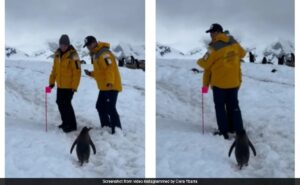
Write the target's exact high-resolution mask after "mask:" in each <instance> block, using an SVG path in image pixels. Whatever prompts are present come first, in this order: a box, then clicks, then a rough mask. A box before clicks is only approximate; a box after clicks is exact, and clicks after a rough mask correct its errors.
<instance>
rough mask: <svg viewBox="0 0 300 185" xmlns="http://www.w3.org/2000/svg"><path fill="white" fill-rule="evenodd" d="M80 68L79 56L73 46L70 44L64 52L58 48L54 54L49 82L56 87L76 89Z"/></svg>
mask: <svg viewBox="0 0 300 185" xmlns="http://www.w3.org/2000/svg"><path fill="white" fill-rule="evenodd" d="M80 76H81V68H80V60H79V56H78V54H77V52H76V50H75V48H74V47H73V46H70V47H69V48H68V50H67V51H66V52H65V53H62V52H61V50H60V49H58V50H57V51H56V52H55V54H54V62H53V67H52V72H51V75H50V78H49V84H50V85H52V84H53V85H54V84H55V82H56V84H57V87H58V88H61V89H73V90H75V91H76V90H77V89H78V86H79V83H80Z"/></svg>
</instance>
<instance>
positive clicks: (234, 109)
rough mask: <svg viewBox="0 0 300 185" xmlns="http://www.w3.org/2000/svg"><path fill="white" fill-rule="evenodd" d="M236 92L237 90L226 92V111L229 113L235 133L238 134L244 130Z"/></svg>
mask: <svg viewBox="0 0 300 185" xmlns="http://www.w3.org/2000/svg"><path fill="white" fill-rule="evenodd" d="M238 91H239V88H234V89H230V90H229V92H228V101H227V107H228V111H229V112H231V115H232V120H233V126H234V130H235V131H236V133H240V132H241V131H243V129H244V127H243V119H242V114H241V110H240V107H239V101H238Z"/></svg>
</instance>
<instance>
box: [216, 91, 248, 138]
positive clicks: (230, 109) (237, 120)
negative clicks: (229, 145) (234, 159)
mask: <svg viewBox="0 0 300 185" xmlns="http://www.w3.org/2000/svg"><path fill="white" fill-rule="evenodd" d="M238 91H239V88H232V89H221V88H218V87H213V96H214V102H215V110H216V117H217V123H218V127H219V130H220V132H221V133H223V134H225V133H227V132H229V131H232V127H233V129H234V131H236V132H237V133H240V132H241V131H242V130H243V129H244V128H243V120H242V114H241V110H240V107H239V101H238ZM232 124H233V125H232Z"/></svg>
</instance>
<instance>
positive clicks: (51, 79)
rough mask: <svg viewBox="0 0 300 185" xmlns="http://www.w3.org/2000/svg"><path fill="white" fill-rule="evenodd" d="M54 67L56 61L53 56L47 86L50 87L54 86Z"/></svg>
mask: <svg viewBox="0 0 300 185" xmlns="http://www.w3.org/2000/svg"><path fill="white" fill-rule="evenodd" d="M55 69H56V62H55V58H54V61H53V65H52V71H51V74H50V77H49V86H51V87H52V88H53V87H54V85H55V80H56V72H55Z"/></svg>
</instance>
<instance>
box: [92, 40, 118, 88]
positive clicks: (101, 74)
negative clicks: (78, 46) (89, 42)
mask: <svg viewBox="0 0 300 185" xmlns="http://www.w3.org/2000/svg"><path fill="white" fill-rule="evenodd" d="M109 48H110V44H109V43H105V42H98V45H97V47H96V48H94V49H93V50H92V52H91V57H92V63H93V67H94V71H92V72H91V75H92V77H93V78H94V79H95V80H96V82H97V86H98V89H99V90H100V91H109V90H115V91H122V82H121V76H120V72H119V69H118V65H117V61H116V57H115V56H114V54H113V53H112V52H111V51H110V50H109ZM108 84H111V85H112V87H108V86H107V85H108Z"/></svg>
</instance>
